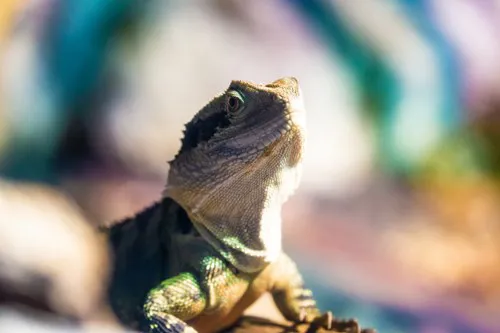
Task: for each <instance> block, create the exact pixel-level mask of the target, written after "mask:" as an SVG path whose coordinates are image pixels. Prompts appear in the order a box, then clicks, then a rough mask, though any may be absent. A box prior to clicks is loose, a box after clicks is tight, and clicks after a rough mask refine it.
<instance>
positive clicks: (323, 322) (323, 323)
mask: <svg viewBox="0 0 500 333" xmlns="http://www.w3.org/2000/svg"><path fill="white" fill-rule="evenodd" d="M333 322H334V321H333V314H332V312H331V311H327V312H325V313H323V314H322V315H321V316H318V317H316V318H314V320H313V322H312V323H313V324H314V325H316V326H319V327H323V328H325V329H327V330H331V329H332V325H333Z"/></svg>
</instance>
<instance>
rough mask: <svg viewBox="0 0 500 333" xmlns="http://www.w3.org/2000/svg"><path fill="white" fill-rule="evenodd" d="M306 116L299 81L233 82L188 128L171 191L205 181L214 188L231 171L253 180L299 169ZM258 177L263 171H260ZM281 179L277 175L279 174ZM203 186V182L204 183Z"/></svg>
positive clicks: (172, 170)
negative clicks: (255, 175) (271, 171)
mask: <svg viewBox="0 0 500 333" xmlns="http://www.w3.org/2000/svg"><path fill="white" fill-rule="evenodd" d="M304 132H305V111H304V105H303V101H302V96H301V92H300V87H299V84H298V81H297V79H296V78H294V77H285V78H281V79H279V80H276V81H274V82H272V83H269V84H254V83H251V82H245V81H232V82H231V84H230V85H229V87H228V88H227V90H226V91H225V92H224V93H222V94H220V95H218V96H216V97H215V98H214V99H213V100H212V101H211V102H209V103H208V104H207V105H206V106H205V107H204V108H203V109H201V110H200V111H199V112H198V113H197V114H196V115H195V116H194V117H193V119H192V120H191V121H190V122H189V123H188V124H187V125H186V126H185V130H184V137H183V139H182V146H181V148H180V150H179V152H178V154H177V155H176V156H175V158H174V160H173V161H171V162H170V172H169V179H168V184H169V187H173V186H182V185H183V183H184V184H186V185H187V183H191V182H193V180H195V179H198V181H201V179H200V178H204V179H205V180H206V181H208V182H211V183H212V186H211V187H214V186H215V185H216V184H215V183H216V182H217V181H218V180H220V181H223V178H225V177H223V175H227V176H234V175H235V174H232V175H230V174H228V172H229V171H231V170H232V171H236V172H238V171H239V172H241V176H243V173H245V174H246V175H247V177H251V174H252V171H254V172H255V171H258V170H257V169H258V168H268V169H269V168H270V167H271V165H267V164H273V162H274V163H276V162H279V163H280V164H279V166H278V165H276V170H275V171H276V172H281V170H280V167H282V168H283V169H285V168H295V167H298V166H299V164H300V162H301V160H302V152H303V145H304V139H305V135H304V134H305V133H304ZM257 173H259V172H257ZM275 176H276V175H275ZM203 183H204V182H203Z"/></svg>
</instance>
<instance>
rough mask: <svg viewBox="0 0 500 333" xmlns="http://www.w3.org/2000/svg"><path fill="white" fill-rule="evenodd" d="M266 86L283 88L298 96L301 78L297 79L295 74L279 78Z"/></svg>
mask: <svg viewBox="0 0 500 333" xmlns="http://www.w3.org/2000/svg"><path fill="white" fill-rule="evenodd" d="M266 87H268V88H283V89H286V90H288V91H289V92H291V93H293V94H294V95H295V96H298V95H299V94H300V87H299V80H297V78H295V77H293V76H289V77H282V78H281V79H278V80H276V81H274V82H273V83H270V84H268V85H266Z"/></svg>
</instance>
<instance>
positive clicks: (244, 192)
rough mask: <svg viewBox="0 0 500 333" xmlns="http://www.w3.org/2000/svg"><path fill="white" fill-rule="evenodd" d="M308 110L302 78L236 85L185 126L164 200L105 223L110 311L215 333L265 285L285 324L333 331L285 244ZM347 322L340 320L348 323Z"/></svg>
mask: <svg viewBox="0 0 500 333" xmlns="http://www.w3.org/2000/svg"><path fill="white" fill-rule="evenodd" d="M304 142H305V110H304V107H303V103H302V97H301V93H300V88H299V85H298V81H297V80H296V79H295V78H282V79H279V80H277V81H274V82H273V83H270V84H267V85H259V84H253V83H250V82H243V81H233V82H231V84H230V86H229V88H228V89H227V90H226V91H225V92H224V93H222V94H221V95H219V96H216V97H215V98H214V99H213V100H212V101H211V102H210V103H208V104H207V105H206V106H205V107H204V108H203V109H201V111H199V112H198V113H197V114H196V115H195V116H194V118H193V119H192V120H191V122H189V123H188V124H187V125H186V130H185V133H184V138H183V139H182V147H181V149H180V151H179V153H178V154H177V155H176V157H175V158H174V160H173V161H171V162H170V171H169V174H168V179H167V186H166V189H165V192H164V195H163V198H162V199H161V201H159V202H157V203H155V204H153V205H152V206H150V207H148V208H146V209H145V210H143V211H142V212H140V213H139V214H138V215H137V216H135V217H134V218H130V219H127V220H125V221H122V222H121V223H118V224H116V225H114V226H112V227H110V228H109V229H106V230H105V233H106V234H107V237H109V243H110V245H111V248H112V252H113V254H114V257H115V266H114V273H113V277H112V281H111V288H110V293H109V294H110V299H111V304H112V307H113V309H114V311H115V313H116V314H117V316H118V317H119V318H120V320H121V321H122V322H124V323H125V324H128V325H129V326H132V327H135V328H138V329H141V330H144V331H149V332H157V333H159V332H161V333H166V332H172V333H174V332H175V333H181V332H196V331H198V332H215V331H218V330H220V329H222V328H225V327H227V326H229V325H231V324H232V323H234V322H235V321H236V320H237V319H238V318H239V317H240V316H241V314H242V313H243V311H244V310H245V309H246V308H247V307H249V306H250V305H251V304H252V303H253V302H254V301H255V300H257V298H259V297H260V296H261V295H262V294H263V293H264V292H271V294H272V295H273V298H274V301H275V303H276V305H277V307H278V309H279V310H280V311H281V312H282V314H283V315H284V316H285V318H287V319H288V320H290V321H293V322H313V321H314V322H316V323H318V324H319V325H321V326H324V327H327V328H331V327H332V325H336V324H338V327H347V326H349V325H351V326H352V327H353V329H355V330H354V331H353V332H357V330H358V329H359V328H358V326H357V323H356V322H355V321H347V322H346V321H334V320H333V319H332V315H331V313H329V312H328V313H325V314H321V313H320V311H319V310H318V309H317V308H316V305H315V302H314V299H313V297H312V293H311V292H310V291H309V290H308V289H306V288H305V287H304V284H303V280H302V277H301V275H300V273H299V272H298V270H297V267H296V266H295V263H294V262H293V261H292V260H291V259H290V258H289V257H288V256H287V255H286V254H285V253H284V252H283V251H282V249H281V206H282V204H283V203H284V202H285V201H286V199H287V198H288V196H289V195H291V194H292V193H293V191H294V190H295V188H296V187H297V186H298V182H299V178H300V167H301V161H302V156H303V148H304ZM342 325H343V326H342Z"/></svg>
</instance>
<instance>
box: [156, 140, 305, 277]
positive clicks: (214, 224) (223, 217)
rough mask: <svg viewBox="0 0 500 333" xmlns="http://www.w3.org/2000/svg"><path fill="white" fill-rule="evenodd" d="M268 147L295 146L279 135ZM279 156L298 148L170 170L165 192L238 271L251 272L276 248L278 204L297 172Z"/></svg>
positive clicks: (264, 263)
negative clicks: (209, 169) (199, 170)
mask: <svg viewBox="0 0 500 333" xmlns="http://www.w3.org/2000/svg"><path fill="white" fill-rule="evenodd" d="M279 145H285V147H279ZM274 148H275V149H276V151H280V150H286V149H299V146H298V145H292V144H290V142H287V141H280V142H278V143H277V144H276V147H274ZM271 149H272V148H271ZM282 156H298V152H297V153H290V154H283V155H279V154H276V155H275V154H273V153H272V152H269V153H268V155H266V156H262V155H261V156H257V157H256V158H255V159H253V160H251V161H248V162H247V163H245V164H241V163H228V164H227V165H224V166H219V168H215V170H219V172H218V173H216V174H214V175H207V173H206V172H204V173H203V174H202V175H203V176H202V177H196V175H195V174H194V173H193V170H196V166H195V165H193V164H192V163H193V161H191V164H190V165H189V166H186V168H187V170H188V171H185V170H183V166H182V165H179V164H177V165H176V168H175V169H171V170H170V173H169V181H168V183H167V187H166V189H165V195H166V196H168V197H171V198H172V199H174V200H175V201H176V202H177V203H179V204H180V205H181V206H182V207H183V208H184V209H185V210H186V212H187V214H188V215H189V217H190V219H191V221H192V222H193V225H194V226H195V228H196V229H197V230H198V232H199V233H200V234H201V235H202V236H203V237H204V238H205V239H206V240H207V241H208V242H209V243H211V244H212V246H214V247H215V248H216V249H217V250H218V251H219V253H220V254H221V255H222V256H223V257H225V258H226V259H227V260H228V261H229V262H230V263H231V264H233V265H234V266H235V267H236V268H238V269H239V270H241V271H244V272H248V273H251V272H257V271H259V270H262V269H263V268H264V267H266V266H267V264H269V263H271V262H273V261H275V260H276V259H277V258H278V256H279V254H280V252H281V249H282V248H281V207H282V205H283V203H284V202H285V201H286V200H287V198H288V196H289V195H291V194H292V193H293V191H294V190H295V188H296V187H297V185H298V181H299V178H300V171H301V168H300V163H296V161H290V160H288V159H286V158H283V157H282ZM220 170H224V172H221V171H220ZM214 180H216V181H214Z"/></svg>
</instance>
